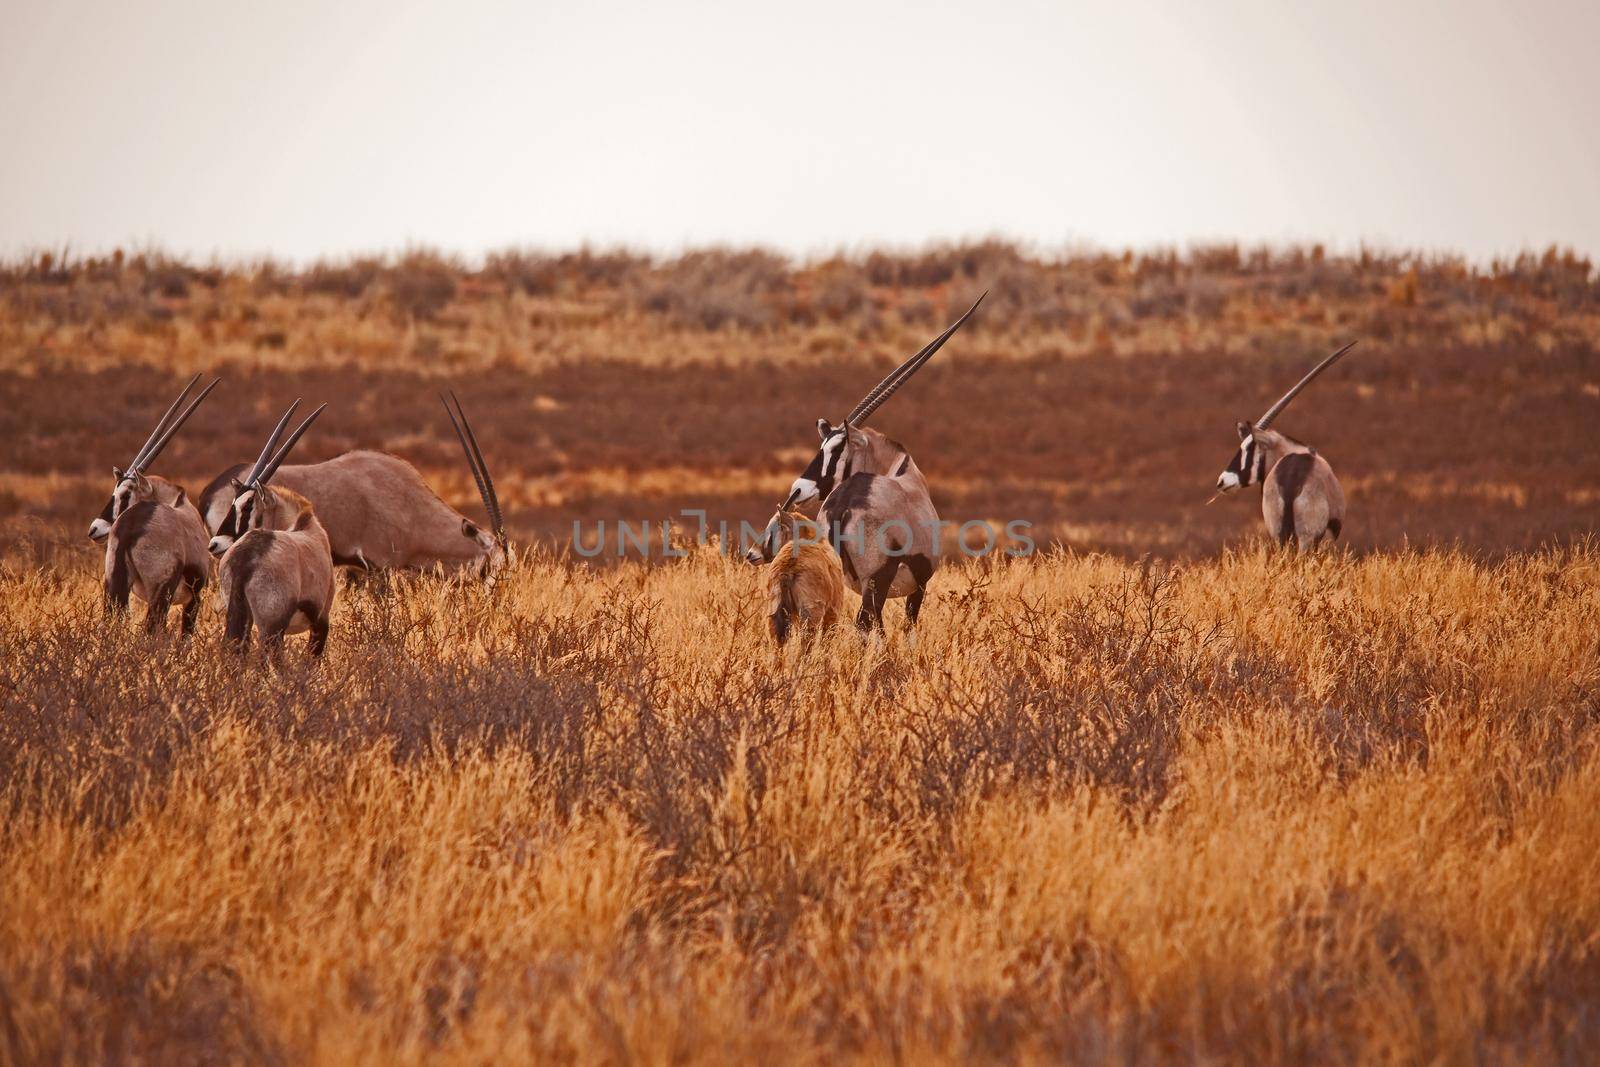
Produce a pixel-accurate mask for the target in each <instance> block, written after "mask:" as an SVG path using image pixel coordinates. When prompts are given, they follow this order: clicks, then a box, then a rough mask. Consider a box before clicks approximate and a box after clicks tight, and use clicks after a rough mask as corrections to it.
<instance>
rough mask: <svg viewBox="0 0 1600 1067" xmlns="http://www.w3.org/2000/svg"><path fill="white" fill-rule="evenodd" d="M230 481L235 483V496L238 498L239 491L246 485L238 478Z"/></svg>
mask: <svg viewBox="0 0 1600 1067" xmlns="http://www.w3.org/2000/svg"><path fill="white" fill-rule="evenodd" d="M228 481H230V482H232V483H233V495H234V496H238V495H239V490H241V489H243V488H244V483H243V482H241V481H240V480H239V479H237V478H229V479H228Z"/></svg>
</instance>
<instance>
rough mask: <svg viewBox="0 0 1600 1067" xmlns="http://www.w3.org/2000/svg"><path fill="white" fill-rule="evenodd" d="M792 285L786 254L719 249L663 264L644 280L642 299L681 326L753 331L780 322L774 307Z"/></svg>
mask: <svg viewBox="0 0 1600 1067" xmlns="http://www.w3.org/2000/svg"><path fill="white" fill-rule="evenodd" d="M788 284H789V266H788V263H787V261H786V260H784V259H783V258H782V257H781V256H777V255H774V254H773V253H771V252H764V251H761V250H759V249H750V250H747V251H730V250H724V249H717V250H713V251H707V252H690V253H688V254H686V255H683V256H680V257H679V258H677V259H674V260H670V261H668V262H666V263H664V264H661V265H660V266H659V267H657V268H656V269H655V270H654V271H652V272H651V273H650V275H649V277H648V279H646V280H643V281H642V282H641V288H640V291H639V293H638V295H637V300H638V303H639V305H640V306H641V307H643V308H644V309H645V310H647V311H652V312H655V313H658V314H662V315H665V316H667V317H668V318H669V319H670V320H671V321H672V322H673V323H674V324H675V325H677V326H686V327H691V328H695V329H702V330H720V329H723V328H724V327H727V326H737V327H741V328H743V329H747V330H752V329H761V328H764V327H767V326H770V325H772V324H773V323H774V322H775V321H776V315H775V312H774V307H775V305H776V303H777V298H778V297H779V296H780V295H781V294H782V293H783V292H784V291H785V290H786V289H787V287H788Z"/></svg>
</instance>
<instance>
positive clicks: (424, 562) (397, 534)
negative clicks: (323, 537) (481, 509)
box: [206, 450, 505, 574]
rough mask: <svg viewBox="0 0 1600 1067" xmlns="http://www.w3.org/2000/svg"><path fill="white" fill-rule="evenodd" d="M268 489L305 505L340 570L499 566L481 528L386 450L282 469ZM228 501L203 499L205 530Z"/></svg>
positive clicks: (227, 495) (498, 555) (222, 496)
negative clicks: (299, 497) (304, 501)
mask: <svg viewBox="0 0 1600 1067" xmlns="http://www.w3.org/2000/svg"><path fill="white" fill-rule="evenodd" d="M272 485H273V486H274V488H282V489H290V490H293V491H294V492H296V493H299V494H301V495H302V496H304V497H305V499H307V500H308V501H310V503H311V507H312V509H313V510H314V511H315V513H316V516H317V520H318V521H319V522H320V523H321V524H322V528H323V529H324V530H325V531H326V532H327V535H328V544H329V550H330V551H331V553H332V554H333V557H334V559H335V560H337V561H338V564H339V565H340V566H351V567H364V568H373V569H388V568H397V569H408V570H426V569H429V568H432V567H434V566H443V567H445V568H446V569H450V570H454V569H458V568H466V569H474V570H476V571H477V572H478V573H483V574H491V573H493V572H494V571H496V570H498V569H499V568H500V567H501V566H502V565H503V564H504V562H505V554H504V552H503V551H502V550H501V549H500V546H499V545H498V544H496V543H495V540H494V538H493V536H492V535H491V534H490V533H489V531H488V530H486V529H483V528H482V527H480V526H478V525H477V524H476V523H469V520H467V519H466V518H465V517H464V516H463V515H462V514H461V513H460V512H458V511H456V510H455V509H454V508H452V507H450V505H448V504H446V503H445V502H444V501H442V500H440V499H439V497H438V495H437V494H435V493H434V491H433V490H432V489H430V488H428V484H427V483H426V482H424V481H423V480H422V475H420V474H418V473H417V469H416V468H415V467H413V466H412V465H411V464H409V463H407V462H406V461H405V460H403V459H401V458H400V457H399V456H392V455H390V454H389V453H387V452H374V451H368V450H358V451H354V452H346V453H344V454H343V455H340V456H335V457H334V458H333V459H330V460H327V461H325V462H322V463H310V464H300V465H295V466H284V467H281V468H279V470H278V472H277V473H276V474H274V475H273V476H272ZM232 499H233V493H232V492H231V491H225V492H220V493H217V494H215V495H214V496H213V497H212V498H211V499H210V501H209V502H208V508H207V515H206V519H207V523H208V524H209V525H210V527H211V528H212V529H213V530H215V529H216V528H217V527H218V526H219V525H220V524H221V522H222V519H223V517H224V516H225V515H226V514H227V509H228V507H229V506H230V505H231V503H232ZM468 529H470V530H471V531H472V534H471V535H470V536H469V535H468V533H467V532H466V531H467V530H468Z"/></svg>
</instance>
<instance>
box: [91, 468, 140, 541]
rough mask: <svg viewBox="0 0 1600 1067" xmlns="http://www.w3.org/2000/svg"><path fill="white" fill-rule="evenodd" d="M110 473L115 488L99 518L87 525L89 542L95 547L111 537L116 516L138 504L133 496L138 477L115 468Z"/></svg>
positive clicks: (130, 472)
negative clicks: (115, 481) (113, 479)
mask: <svg viewBox="0 0 1600 1067" xmlns="http://www.w3.org/2000/svg"><path fill="white" fill-rule="evenodd" d="M111 473H112V475H113V476H115V477H116V479H117V484H116V486H115V488H113V489H112V490H111V499H110V500H108V501H106V506H105V507H104V508H103V509H101V512H100V515H99V517H98V518H96V519H95V520H94V521H93V522H91V523H90V524H89V540H91V541H93V542H94V543H95V544H97V545H98V544H101V543H103V542H104V541H105V539H106V538H108V537H110V536H111V527H112V526H113V525H114V524H115V523H116V521H117V516H119V515H121V514H122V513H123V512H124V511H127V510H128V508H130V507H131V506H133V505H134V504H135V503H137V502H138V501H137V500H135V498H134V495H133V494H134V489H135V488H136V486H135V480H136V479H137V478H138V475H136V474H134V473H133V472H132V471H129V472H128V473H126V474H124V473H123V472H122V471H121V470H120V469H119V468H117V467H112V468H111Z"/></svg>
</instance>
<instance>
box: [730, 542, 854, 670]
mask: <svg viewBox="0 0 1600 1067" xmlns="http://www.w3.org/2000/svg"><path fill="white" fill-rule="evenodd" d="M745 558H746V559H747V560H749V561H750V562H751V563H763V562H764V563H766V564H767V569H766V572H765V579H766V588H767V596H768V597H769V598H770V602H769V605H768V609H767V625H768V627H769V628H770V629H771V631H772V637H773V640H775V641H777V642H778V644H780V645H781V644H783V643H784V642H785V641H787V640H788V639H789V634H790V633H791V632H792V631H793V630H794V629H795V627H797V626H798V627H801V628H805V629H810V630H813V631H815V632H822V631H825V630H829V629H831V628H832V627H833V625H834V623H836V622H838V620H839V616H840V615H843V614H844V572H843V571H841V570H840V569H839V557H838V556H836V555H834V552H833V549H831V548H829V547H828V542H827V538H826V537H825V536H824V534H823V532H822V527H821V526H820V525H819V524H818V523H815V522H812V521H811V520H810V519H808V518H806V517H805V516H804V515H802V514H801V513H800V512H798V511H779V512H775V513H774V514H773V516H772V521H771V522H769V523H768V524H767V529H766V532H765V534H764V535H763V536H762V539H761V543H760V544H758V545H756V546H754V547H752V548H751V549H750V551H749V553H748V554H747V555H746V556H745Z"/></svg>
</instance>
